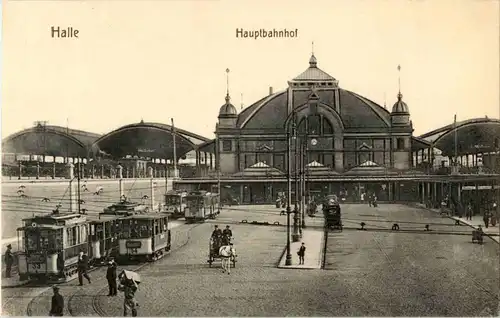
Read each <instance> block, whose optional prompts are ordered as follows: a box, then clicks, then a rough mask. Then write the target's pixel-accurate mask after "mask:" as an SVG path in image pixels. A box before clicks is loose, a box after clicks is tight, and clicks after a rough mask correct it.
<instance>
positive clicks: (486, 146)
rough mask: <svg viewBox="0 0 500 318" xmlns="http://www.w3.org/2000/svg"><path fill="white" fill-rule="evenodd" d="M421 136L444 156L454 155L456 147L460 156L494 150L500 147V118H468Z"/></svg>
mask: <svg viewBox="0 0 500 318" xmlns="http://www.w3.org/2000/svg"><path fill="white" fill-rule="evenodd" d="M419 138H420V139H423V140H425V141H427V142H429V143H431V144H433V146H434V147H435V148H437V149H439V150H441V151H442V153H443V155H444V156H454V154H455V148H456V150H457V155H459V156H461V155H468V154H476V153H486V152H494V151H498V150H499V149H500V148H499V138H500V120H499V119H492V118H487V117H485V118H475V119H468V120H464V121H460V122H457V123H456V124H455V123H452V124H450V125H446V126H444V127H441V128H439V129H435V130H433V131H430V132H428V133H426V134H423V135H421V136H419ZM455 140H456V147H455Z"/></svg>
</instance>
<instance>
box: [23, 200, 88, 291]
mask: <svg viewBox="0 0 500 318" xmlns="http://www.w3.org/2000/svg"><path fill="white" fill-rule="evenodd" d="M23 222H24V225H23V226H22V227H20V228H18V229H17V231H18V239H19V238H20V237H23V243H24V249H23V250H21V251H20V252H19V254H18V271H19V276H20V279H21V280H30V281H44V282H64V281H68V280H71V279H73V278H75V277H76V275H77V263H78V254H79V252H80V251H85V252H88V248H89V244H88V243H89V242H88V238H89V237H88V224H89V221H88V220H87V218H86V216H85V215H81V214H75V213H65V214H60V213H59V212H57V210H55V211H54V212H53V213H52V214H49V215H43V216H34V217H32V218H28V219H24V220H23Z"/></svg>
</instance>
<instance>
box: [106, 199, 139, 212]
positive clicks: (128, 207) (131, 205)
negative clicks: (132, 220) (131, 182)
mask: <svg viewBox="0 0 500 318" xmlns="http://www.w3.org/2000/svg"><path fill="white" fill-rule="evenodd" d="M148 212H149V207H148V206H147V205H144V204H141V203H137V202H130V201H127V198H125V197H123V198H122V199H121V200H120V202H118V203H115V204H112V205H110V206H108V207H106V208H104V213H106V214H116V215H123V214H126V213H148Z"/></svg>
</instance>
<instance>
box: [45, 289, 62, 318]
mask: <svg viewBox="0 0 500 318" xmlns="http://www.w3.org/2000/svg"><path fill="white" fill-rule="evenodd" d="M52 290H53V291H54V295H53V296H52V305H51V306H50V313H49V316H56V317H62V316H63V313H64V298H63V296H62V295H61V294H59V287H57V286H54V287H52Z"/></svg>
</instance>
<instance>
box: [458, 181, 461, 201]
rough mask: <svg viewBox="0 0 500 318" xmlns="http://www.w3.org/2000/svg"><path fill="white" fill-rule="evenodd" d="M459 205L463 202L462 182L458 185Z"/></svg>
mask: <svg viewBox="0 0 500 318" xmlns="http://www.w3.org/2000/svg"><path fill="white" fill-rule="evenodd" d="M457 200H458V202H457V204H459V203H461V202H462V184H461V183H460V182H458V183H457Z"/></svg>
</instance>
